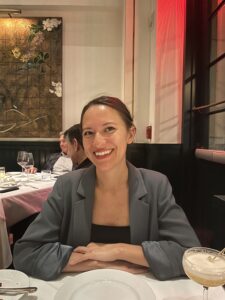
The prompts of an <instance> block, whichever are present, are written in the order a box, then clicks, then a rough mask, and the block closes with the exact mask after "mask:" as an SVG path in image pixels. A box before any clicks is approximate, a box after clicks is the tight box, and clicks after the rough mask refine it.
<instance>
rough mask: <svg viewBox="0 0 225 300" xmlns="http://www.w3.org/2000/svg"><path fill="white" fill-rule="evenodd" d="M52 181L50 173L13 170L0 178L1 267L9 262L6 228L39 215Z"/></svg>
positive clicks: (52, 183)
mask: <svg viewBox="0 0 225 300" xmlns="http://www.w3.org/2000/svg"><path fill="white" fill-rule="evenodd" d="M55 181H56V178H55V177H54V174H51V172H47V175H46V173H44V175H43V173H42V172H36V173H35V174H30V173H26V172H18V171H14V172H4V174H3V175H1V176H0V268H6V267H8V266H9V265H10V264H11V262H12V255H11V250H10V244H9V239H8V228H9V227H10V226H12V225H14V224H16V223H17V222H19V221H21V220H23V219H25V218H26V217H28V216H30V215H32V214H35V213H37V212H40V211H41V209H42V206H43V203H44V202H45V201H46V200H47V198H48V195H49V193H50V192H51V190H52V188H53V185H54V183H55ZM0 299H1V298H0Z"/></svg>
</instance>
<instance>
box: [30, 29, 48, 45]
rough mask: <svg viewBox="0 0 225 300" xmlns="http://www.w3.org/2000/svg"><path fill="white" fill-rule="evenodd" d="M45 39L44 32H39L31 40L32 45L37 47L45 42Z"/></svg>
mask: <svg viewBox="0 0 225 300" xmlns="http://www.w3.org/2000/svg"><path fill="white" fill-rule="evenodd" d="M44 40H45V38H44V34H43V32H41V31H39V32H37V33H36V34H35V36H34V38H33V39H32V41H31V47H33V48H36V47H38V46H40V45H41V44H42V43H43V42H44Z"/></svg>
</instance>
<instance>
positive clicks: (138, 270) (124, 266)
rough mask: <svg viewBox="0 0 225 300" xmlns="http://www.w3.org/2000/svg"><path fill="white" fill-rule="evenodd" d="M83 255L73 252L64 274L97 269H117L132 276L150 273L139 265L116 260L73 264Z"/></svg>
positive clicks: (87, 261)
mask: <svg viewBox="0 0 225 300" xmlns="http://www.w3.org/2000/svg"><path fill="white" fill-rule="evenodd" d="M81 255H83V254H81V253H76V252H72V254H71V256H70V259H69V261H68V263H67V265H66V266H65V268H64V269H63V272H85V271H91V270H96V269H107V268H109V269H116V270H121V271H126V272H130V273H132V274H142V273H146V272H148V268H146V267H142V266H139V265H135V264H132V263H129V262H126V261H120V260H116V261H113V262H104V261H97V260H85V261H82V262H80V263H77V264H75V265H74V264H72V263H71V261H73V260H74V259H75V258H76V259H78V257H80V256H81Z"/></svg>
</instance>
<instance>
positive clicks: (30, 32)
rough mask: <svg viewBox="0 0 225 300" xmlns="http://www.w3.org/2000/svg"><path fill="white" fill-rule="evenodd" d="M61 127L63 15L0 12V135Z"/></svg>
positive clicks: (31, 134) (44, 133)
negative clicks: (7, 14) (8, 15)
mask: <svg viewBox="0 0 225 300" xmlns="http://www.w3.org/2000/svg"><path fill="white" fill-rule="evenodd" d="M61 129H62V19H61V18H15V19H14V18H12V19H11V18H0V138H35V137H37V138H54V137H58V132H59V131H61Z"/></svg>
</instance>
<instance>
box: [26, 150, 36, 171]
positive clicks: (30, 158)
mask: <svg viewBox="0 0 225 300" xmlns="http://www.w3.org/2000/svg"><path fill="white" fill-rule="evenodd" d="M27 155H28V160H27V163H26V165H25V166H24V168H25V169H30V168H32V167H33V166H34V157H33V153H31V152H28V153H27Z"/></svg>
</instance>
